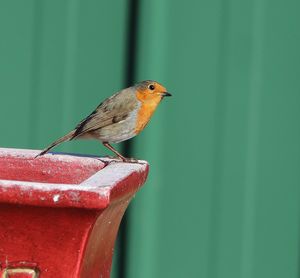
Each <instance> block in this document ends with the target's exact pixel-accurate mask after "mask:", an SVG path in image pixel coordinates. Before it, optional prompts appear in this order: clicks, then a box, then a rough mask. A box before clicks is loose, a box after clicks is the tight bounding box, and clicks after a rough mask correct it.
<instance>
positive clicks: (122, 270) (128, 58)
mask: <svg viewBox="0 0 300 278" xmlns="http://www.w3.org/2000/svg"><path fill="white" fill-rule="evenodd" d="M128 2H129V3H128V18H127V25H126V26H127V30H126V34H127V48H126V51H125V69H124V71H125V76H124V83H125V87H129V86H131V85H132V83H134V82H135V77H136V60H137V43H138V21H139V17H138V15H139V4H140V3H139V0H129V1H128ZM122 149H123V154H124V156H125V157H131V156H132V155H133V144H132V141H130V140H128V141H125V142H124V143H123V146H122ZM129 221H130V208H128V209H127V210H126V212H125V215H124V216H123V219H122V222H121V225H120V229H119V257H118V262H117V265H118V274H117V277H119V278H126V277H127V260H126V257H127V256H126V250H127V246H128V240H129V237H128V236H127V235H128V233H129V226H130V225H129Z"/></svg>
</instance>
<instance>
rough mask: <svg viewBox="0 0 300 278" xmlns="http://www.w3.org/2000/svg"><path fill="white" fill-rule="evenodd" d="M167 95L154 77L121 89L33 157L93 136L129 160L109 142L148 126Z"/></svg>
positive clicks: (118, 140)
mask: <svg viewBox="0 0 300 278" xmlns="http://www.w3.org/2000/svg"><path fill="white" fill-rule="evenodd" d="M170 96H172V95H171V94H170V93H169V92H168V91H167V89H166V88H165V87H164V86H163V85H162V84H160V83H158V82H157V81H153V80H145V81H142V82H139V83H137V84H135V85H133V86H131V87H128V88H126V89H123V90H121V91H119V92H117V93H115V94H114V95H112V96H111V97H109V98H107V99H105V100H104V101H103V102H101V103H100V104H99V105H98V106H97V107H96V109H95V110H94V111H93V112H92V113H91V114H89V115H88V116H87V117H86V118H85V119H83V120H82V121H81V122H79V124H78V125H77V126H76V127H75V128H74V129H73V130H72V131H70V132H69V133H67V134H66V135H64V136H62V137H61V138H59V139H57V140H56V141H54V142H53V143H52V144H50V145H49V146H48V147H46V148H45V149H44V150H42V151H41V152H40V153H39V154H38V155H37V156H36V157H39V156H42V155H44V154H46V153H47V152H48V151H49V150H51V149H52V148H53V147H55V146H57V145H59V144H61V143H63V142H66V141H71V140H74V139H96V140H99V141H100V142H101V143H102V144H103V145H104V146H105V147H106V148H108V149H109V150H111V151H112V152H113V153H114V154H115V155H116V156H117V157H118V158H119V159H121V160H122V161H123V162H131V159H129V158H126V157H124V156H123V155H122V154H120V153H119V152H118V151H117V150H116V149H115V148H114V147H113V146H112V145H111V143H120V142H123V141H125V140H128V139H130V138H133V137H135V136H136V135H138V134H139V133H140V132H141V131H142V130H143V129H144V128H145V127H146V126H147V124H148V122H149V120H150V118H151V117H152V115H153V113H154V112H155V110H156V108H157V106H158V105H159V104H160V102H161V101H162V100H163V99H164V98H165V97H170Z"/></svg>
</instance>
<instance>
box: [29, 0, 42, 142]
mask: <svg viewBox="0 0 300 278" xmlns="http://www.w3.org/2000/svg"><path fill="white" fill-rule="evenodd" d="M42 12H43V9H42V2H41V1H39V0H36V1H35V7H34V20H33V42H32V48H33V50H32V70H31V71H32V77H31V82H32V85H31V86H32V93H31V113H30V125H31V131H30V133H29V138H28V140H29V144H30V146H31V147H33V148H34V146H36V145H37V143H38V142H37V141H38V140H37V138H38V130H37V129H38V122H37V119H38V115H39V111H40V109H39V99H40V96H39V92H38V91H39V84H40V75H39V72H40V62H41V61H40V59H41V33H42V19H43V13H42Z"/></svg>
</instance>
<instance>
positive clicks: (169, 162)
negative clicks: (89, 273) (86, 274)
mask: <svg viewBox="0 0 300 278" xmlns="http://www.w3.org/2000/svg"><path fill="white" fill-rule="evenodd" d="M299 12H300V2H299V1H298V0H286V1H279V0H278V1H277V0H275V1H274V0H252V1H241V0H200V1H196V0H195V1H192V0H190V1H174V0H151V1H150V0H128V1H125V0H115V1H100V0H85V1H83V0H27V1H20V0H19V1H18V0H1V1H0V40H1V42H0V96H1V98H0V123H1V136H0V145H1V147H14V148H33V149H40V148H43V147H45V146H46V145H47V144H49V143H50V142H52V141H53V140H54V139H56V138H57V137H59V136H61V135H63V134H65V133H66V132H68V131H69V130H71V129H72V128H73V127H74V126H75V125H76V124H77V123H78V122H79V121H80V120H81V119H82V118H84V117H85V116H86V115H88V114H89V113H90V112H91V111H92V110H93V109H94V108H95V107H96V106H97V105H98V104H99V103H100V102H101V101H102V100H103V99H104V98H106V97H108V96H110V95H111V94H112V93H113V92H116V91H118V90H120V89H122V88H124V87H126V86H127V85H131V84H133V83H135V82H137V81H140V80H144V79H154V80H157V81H159V82H161V83H162V84H164V85H165V86H166V87H167V89H168V90H169V91H170V92H171V93H172V94H173V97H172V98H168V99H166V100H165V101H164V102H163V103H162V104H161V105H160V107H159V108H158V111H157V112H156V114H155V115H154V117H153V119H152V120H151V122H150V124H149V125H148V127H147V128H146V130H145V131H144V132H143V133H142V134H141V135H140V136H139V137H137V138H135V139H133V140H131V141H130V142H128V143H126V144H123V145H121V146H120V149H121V150H122V149H123V152H126V154H127V155H129V156H135V157H138V158H141V159H145V160H148V161H149V163H150V165H151V169H150V174H149V179H148V182H147V183H146V185H145V186H144V188H143V189H142V190H141V191H140V192H139V193H138V194H137V195H136V198H135V199H134V200H133V202H132V203H131V205H130V208H129V210H128V211H127V213H126V216H125V218H124V221H123V223H122V228H121V233H120V235H119V241H118V246H117V251H116V256H115V258H114V266H113V277H114V278H120V277H125V278H153V277H158V278H160V277H161V278H164V277H170V278H171V277H172V278H175V277H176V278H181V277H192V278H193V277H198V278H202V277H203V278H269V277H272V278H296V277H299V275H300V274H299V247H300V244H299V238H300V233H299V219H300V218H299V216H300V215H299V214H300V207H299V197H300V194H299V193H300V192H299V191H300V190H299V186H300V124H299V120H300V32H299V26H300V17H299ZM100 145H101V144H99V142H95V141H90V142H89V141H86V142H85V141H74V142H69V143H65V144H63V145H62V146H61V147H59V148H56V149H55V151H64V152H74V153H75V152H76V153H83V154H93V155H108V154H109V155H111V153H109V151H107V150H105V149H103V148H102V147H101V146H100Z"/></svg>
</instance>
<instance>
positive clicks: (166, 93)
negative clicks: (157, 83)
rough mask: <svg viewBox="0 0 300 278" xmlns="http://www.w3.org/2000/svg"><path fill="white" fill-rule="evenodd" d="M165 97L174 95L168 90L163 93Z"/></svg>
mask: <svg viewBox="0 0 300 278" xmlns="http://www.w3.org/2000/svg"><path fill="white" fill-rule="evenodd" d="M161 95H162V96H163V97H171V96H172V95H171V94H170V93H168V92H164V93H162V94H161Z"/></svg>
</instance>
